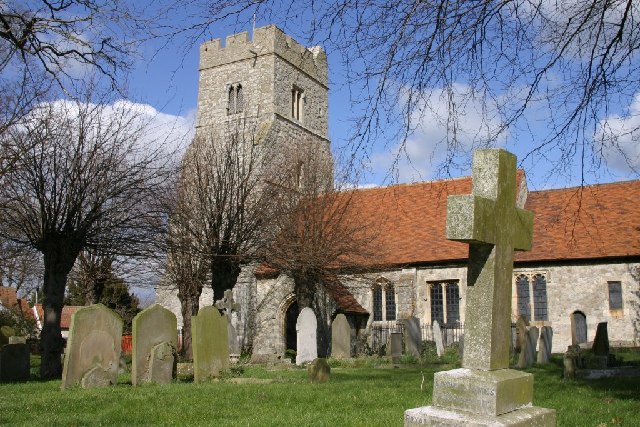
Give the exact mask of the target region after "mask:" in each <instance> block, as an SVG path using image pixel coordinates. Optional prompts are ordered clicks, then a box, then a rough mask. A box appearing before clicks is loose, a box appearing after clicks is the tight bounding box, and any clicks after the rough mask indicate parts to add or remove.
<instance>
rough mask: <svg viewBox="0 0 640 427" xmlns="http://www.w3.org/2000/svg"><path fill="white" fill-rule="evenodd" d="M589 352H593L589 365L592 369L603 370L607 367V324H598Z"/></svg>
mask: <svg viewBox="0 0 640 427" xmlns="http://www.w3.org/2000/svg"><path fill="white" fill-rule="evenodd" d="M591 351H593V357H592V359H591V364H592V365H593V367H594V368H598V369H604V368H606V367H607V366H608V365H609V333H608V331H607V322H600V323H598V327H597V329H596V336H595V338H594V339H593V345H592V346H591Z"/></svg>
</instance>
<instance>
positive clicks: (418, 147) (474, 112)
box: [371, 84, 507, 182]
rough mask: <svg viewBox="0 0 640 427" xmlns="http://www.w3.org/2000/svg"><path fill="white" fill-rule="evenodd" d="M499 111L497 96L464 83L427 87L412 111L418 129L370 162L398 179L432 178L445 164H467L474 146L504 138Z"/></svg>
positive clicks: (464, 166) (459, 166)
mask: <svg viewBox="0 0 640 427" xmlns="http://www.w3.org/2000/svg"><path fill="white" fill-rule="evenodd" d="M496 112H497V108H496V105H495V103H494V102H493V101H490V100H487V99H484V98H480V97H478V96H474V95H473V94H472V93H471V92H470V89H469V87H468V86H467V85H464V84H455V85H454V86H453V87H451V88H450V89H443V88H439V89H434V90H431V91H429V92H427V93H424V94H423V97H422V101H420V103H419V104H418V105H417V106H416V108H415V112H414V113H413V115H412V117H411V120H412V122H413V124H415V125H416V130H415V132H414V133H413V134H411V135H410V136H409V138H407V140H406V141H405V142H404V143H402V142H400V143H397V144H395V145H394V146H392V147H387V149H386V150H385V151H382V152H381V151H378V152H376V153H374V154H373V155H372V165H371V167H372V168H373V169H374V171H376V172H377V173H378V174H385V175H390V176H391V177H392V178H393V179H395V180H397V181H398V182H416V181H423V180H425V179H429V178H433V177H435V176H436V175H437V173H438V172H439V169H440V168H441V167H442V166H443V165H448V166H450V167H452V168H453V169H455V170H456V171H460V170H467V169H468V166H469V165H470V159H471V152H472V151H473V149H474V148H477V147H479V146H484V145H486V144H488V141H493V142H492V143H491V145H494V146H495V145H503V144H504V143H505V141H506V136H507V135H506V133H504V132H503V133H502V134H500V136H499V137H498V139H497V140H495V138H494V136H495V135H496V134H497V133H498V131H499V130H500V126H501V121H500V119H499V117H498V115H497V113H496Z"/></svg>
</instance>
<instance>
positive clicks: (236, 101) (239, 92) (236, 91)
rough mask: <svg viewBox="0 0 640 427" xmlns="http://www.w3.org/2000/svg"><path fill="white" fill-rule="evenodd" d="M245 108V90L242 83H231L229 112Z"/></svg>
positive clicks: (233, 112)
mask: <svg viewBox="0 0 640 427" xmlns="http://www.w3.org/2000/svg"><path fill="white" fill-rule="evenodd" d="M243 110H244V90H243V88H242V85H241V84H240V83H234V84H232V85H229V87H228V89H227V114H228V115H231V114H237V113H240V112H242V111H243Z"/></svg>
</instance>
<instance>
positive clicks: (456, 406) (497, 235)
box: [404, 149, 556, 426]
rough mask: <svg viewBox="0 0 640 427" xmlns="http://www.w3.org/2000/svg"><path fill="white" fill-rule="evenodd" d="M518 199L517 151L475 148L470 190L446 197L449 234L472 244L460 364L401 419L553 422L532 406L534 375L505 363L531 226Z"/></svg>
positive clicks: (467, 422) (525, 423) (438, 378)
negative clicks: (518, 254) (518, 268)
mask: <svg viewBox="0 0 640 427" xmlns="http://www.w3.org/2000/svg"><path fill="white" fill-rule="evenodd" d="M515 202H516V158H515V156H514V155H512V154H511V153H508V152H507V151H504V150H497V149H491V150H479V151H476V152H475V154H474V157H473V194H472V195H456V196H449V200H448V204H447V229H446V233H447V238H448V239H450V240H456V241H461V242H465V243H469V266H468V269H467V304H466V319H465V338H464V340H465V343H464V344H465V349H464V357H463V362H462V366H463V367H462V368H461V369H454V370H451V371H444V372H438V373H436V374H435V376H434V386H433V405H432V406H428V407H422V408H415V409H409V410H407V411H405V416H404V422H405V426H418V425H420V426H424V425H474V426H489V425H491V426H512V425H518V426H534V425H535V426H555V423H556V418H555V411H554V410H551V409H546V408H538V407H534V406H531V401H532V397H533V376H532V375H531V374H527V373H525V372H520V371H515V370H511V369H508V368H509V342H510V334H511V277H512V274H513V251H514V249H519V250H528V249H530V248H531V237H532V229H533V214H532V213H531V212H527V211H525V210H523V209H519V208H517V207H516V206H515Z"/></svg>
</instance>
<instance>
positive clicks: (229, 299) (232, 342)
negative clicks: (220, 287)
mask: <svg viewBox="0 0 640 427" xmlns="http://www.w3.org/2000/svg"><path fill="white" fill-rule="evenodd" d="M216 307H217V308H218V309H219V310H222V311H224V314H226V315H227V331H228V332H227V334H228V337H229V356H230V357H231V359H233V360H234V361H236V360H238V359H239V358H240V342H239V341H238V332H237V331H236V328H235V326H233V316H234V314H235V313H236V312H237V311H238V310H240V304H238V303H237V302H236V301H235V300H234V299H233V290H232V289H227V290H226V291H224V298H222V299H221V300H220V301H218V302H216Z"/></svg>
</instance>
